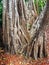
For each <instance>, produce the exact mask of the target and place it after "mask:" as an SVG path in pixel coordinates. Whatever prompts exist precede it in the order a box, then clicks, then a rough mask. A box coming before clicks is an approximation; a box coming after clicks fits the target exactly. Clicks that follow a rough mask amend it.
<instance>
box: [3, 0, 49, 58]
mask: <svg viewBox="0 0 49 65" xmlns="http://www.w3.org/2000/svg"><path fill="white" fill-rule="evenodd" d="M47 1H48V2H49V0H47ZM48 2H47V3H46V5H45V7H44V9H43V11H42V12H41V14H40V15H39V16H38V14H37V12H36V7H35V5H34V0H29V1H28V3H25V0H3V43H4V46H5V51H6V52H9V53H11V54H24V55H25V56H26V57H32V58H34V59H37V58H38V57H39V58H43V57H46V56H47V52H46V42H45V32H44V30H45V28H46V27H47V24H48V18H49V4H48ZM33 10H34V11H33ZM46 16H47V17H46ZM29 24H30V27H29V26H28V25H29Z"/></svg>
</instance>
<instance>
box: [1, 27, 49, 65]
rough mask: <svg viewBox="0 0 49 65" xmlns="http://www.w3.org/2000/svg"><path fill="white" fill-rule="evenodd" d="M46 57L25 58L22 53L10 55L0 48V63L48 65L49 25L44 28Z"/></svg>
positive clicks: (10, 64) (5, 64) (4, 64)
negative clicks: (36, 58)
mask: <svg viewBox="0 0 49 65" xmlns="http://www.w3.org/2000/svg"><path fill="white" fill-rule="evenodd" d="M45 34H46V49H47V54H48V57H47V58H42V59H38V60H33V59H31V58H30V59H27V58H24V56H22V55H11V54H8V53H4V50H0V65H49V27H48V28H47V29H46V30H45Z"/></svg>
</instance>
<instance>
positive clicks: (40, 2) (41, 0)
mask: <svg viewBox="0 0 49 65" xmlns="http://www.w3.org/2000/svg"><path fill="white" fill-rule="evenodd" d="M34 3H35V6H36V9H37V13H38V14H39V13H40V12H41V11H42V10H43V7H44V6H45V4H46V0H34Z"/></svg>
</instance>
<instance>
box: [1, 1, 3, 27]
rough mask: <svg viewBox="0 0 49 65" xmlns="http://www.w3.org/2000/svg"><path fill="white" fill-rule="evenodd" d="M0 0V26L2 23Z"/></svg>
mask: <svg viewBox="0 0 49 65" xmlns="http://www.w3.org/2000/svg"><path fill="white" fill-rule="evenodd" d="M2 9H3V8H2V0H1V1H0V26H1V24H2Z"/></svg>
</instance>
